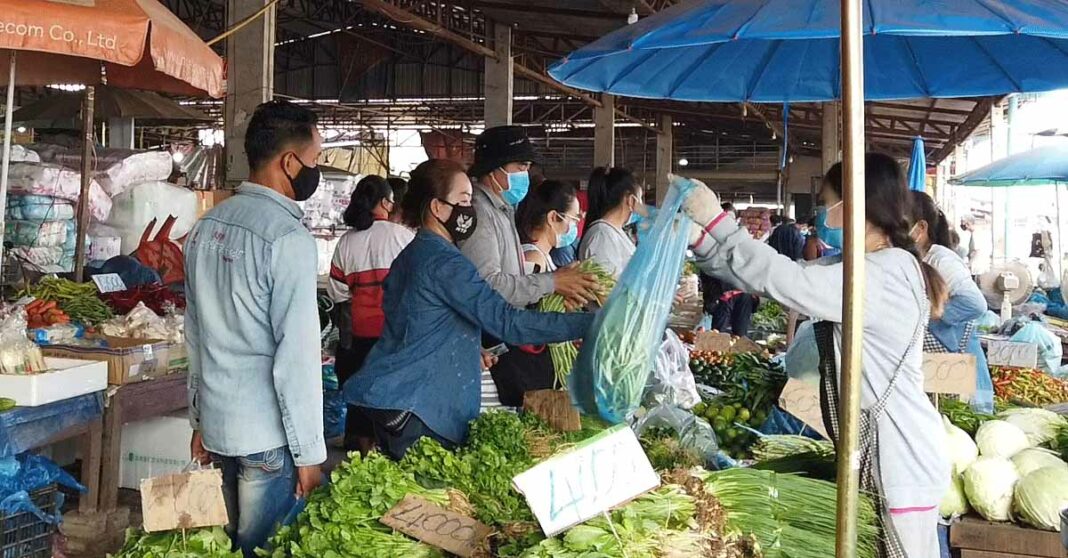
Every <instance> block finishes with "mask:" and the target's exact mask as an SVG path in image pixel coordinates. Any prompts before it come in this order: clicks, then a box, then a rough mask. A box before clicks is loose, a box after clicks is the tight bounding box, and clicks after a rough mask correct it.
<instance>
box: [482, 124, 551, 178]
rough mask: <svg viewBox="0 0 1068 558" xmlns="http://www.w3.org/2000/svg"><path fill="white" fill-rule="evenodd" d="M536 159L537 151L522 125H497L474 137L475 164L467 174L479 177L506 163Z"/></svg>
mask: <svg viewBox="0 0 1068 558" xmlns="http://www.w3.org/2000/svg"><path fill="white" fill-rule="evenodd" d="M536 160H537V153H535V152H534V146H533V145H531V143H530V138H528V137H527V131H526V130H525V129H523V127H522V126H497V127H496V128H489V129H487V130H486V131H484V132H482V133H481V134H479V135H478V137H477V138H475V164H473V165H471V169H470V171H469V174H470V175H471V176H473V177H475V178H481V177H483V176H485V175H487V174H489V173H491V172H493V170H494V169H498V168H500V167H503V166H504V165H507V164H508V163H516V162H528V161H529V162H534V161H536Z"/></svg>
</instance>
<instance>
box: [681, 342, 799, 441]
mask: <svg viewBox="0 0 1068 558" xmlns="http://www.w3.org/2000/svg"><path fill="white" fill-rule="evenodd" d="M690 370H691V371H692V372H693V374H694V378H696V379H697V381H698V382H699V383H702V384H704V385H706V386H709V387H712V388H715V389H717V390H719V391H721V392H723V394H722V395H720V396H717V397H715V398H711V399H706V400H705V401H702V402H701V403H698V404H697V405H696V406H694V408H693V412H694V414H696V415H698V416H700V417H702V418H704V419H705V420H707V421H708V422H709V423H710V424H711V425H712V429H713V430H714V431H715V432H716V438H717V439H718V441H719V445H720V447H721V448H722V449H723V450H724V452H725V453H727V455H729V456H731V457H734V458H745V457H749V455H750V454H749V449H750V446H752V445H753V443H754V442H755V441H756V439H757V436H756V434H754V433H753V432H752V431H751V430H748V429H747V428H752V429H756V428H760V426H761V425H763V424H764V421H765V420H767V418H768V414H770V413H771V409H772V406H773V405H774V404H775V401H776V400H777V399H778V397H779V394H780V393H781V392H782V388H783V386H784V385H785V384H786V374H785V372H784V371H783V369H782V367H781V366H779V365H777V364H774V363H772V362H771V360H770V359H769V358H768V356H767V355H766V354H761V353H727V354H723V353H716V352H702V351H695V352H694V353H692V354H691V357H690Z"/></svg>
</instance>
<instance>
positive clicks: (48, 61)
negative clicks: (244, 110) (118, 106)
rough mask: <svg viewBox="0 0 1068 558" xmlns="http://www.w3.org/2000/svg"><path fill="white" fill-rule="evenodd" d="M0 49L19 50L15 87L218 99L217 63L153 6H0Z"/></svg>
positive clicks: (65, 2) (84, 1) (79, 1)
mask: <svg viewBox="0 0 1068 558" xmlns="http://www.w3.org/2000/svg"><path fill="white" fill-rule="evenodd" d="M0 50H6V51H12V50H14V51H19V53H18V59H19V74H18V79H17V80H16V84H17V85H48V84H50V83H82V84H86V85H94V84H98V83H104V82H106V83H108V84H110V85H114V86H118V87H128V88H136V89H148V90H153V91H163V92H168V93H179V94H193V95H205V94H206V95H210V96H212V97H216V98H218V97H222V95H223V61H222V58H220V57H219V56H218V55H217V54H215V52H213V51H212V50H211V48H210V47H209V46H208V45H206V44H204V41H202V40H201V39H200V37H198V36H197V34H196V33H194V32H193V31H192V30H191V29H189V27H187V26H186V25H185V24H184V23H182V21H181V20H180V19H178V17H177V16H175V15H174V14H173V13H171V11H170V10H168V9H167V8H166V7H164V6H163V5H161V4H160V3H159V2H157V1H156V0H0ZM8 57H9V52H4V53H2V54H0V64H2V63H4V62H7V59H8ZM7 82H8V76H0V85H6V84H7Z"/></svg>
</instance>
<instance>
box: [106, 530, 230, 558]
mask: <svg viewBox="0 0 1068 558" xmlns="http://www.w3.org/2000/svg"><path fill="white" fill-rule="evenodd" d="M108 557H109V558H241V552H240V551H232V550H230V537H228V536H227V535H226V532H225V531H223V529H222V527H213V528H211V529H189V530H186V531H165V532H161V533H145V532H143V531H139V530H136V529H129V530H127V531H126V542H125V544H123V545H122V548H121V549H120V550H119V553H118V554H114V555H112V554H108Z"/></svg>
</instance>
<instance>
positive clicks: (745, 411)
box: [738, 407, 751, 422]
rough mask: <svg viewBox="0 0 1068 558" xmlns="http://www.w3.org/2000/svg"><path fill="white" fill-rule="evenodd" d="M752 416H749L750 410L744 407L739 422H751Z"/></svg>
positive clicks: (739, 415)
mask: <svg viewBox="0 0 1068 558" xmlns="http://www.w3.org/2000/svg"><path fill="white" fill-rule="evenodd" d="M750 416H751V415H750V414H749V409H746V408H745V407H742V409H741V410H740V411H738V422H745V421H747V420H749V417H750Z"/></svg>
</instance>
